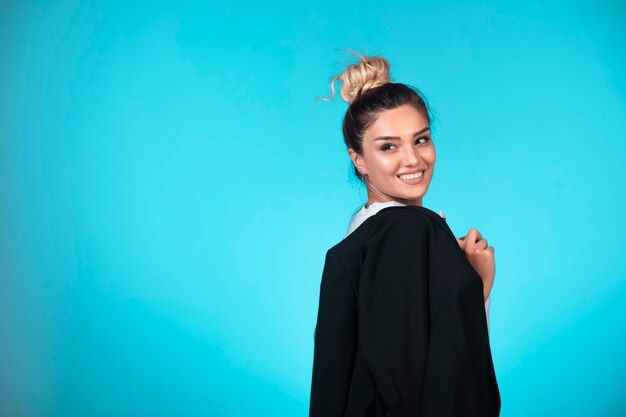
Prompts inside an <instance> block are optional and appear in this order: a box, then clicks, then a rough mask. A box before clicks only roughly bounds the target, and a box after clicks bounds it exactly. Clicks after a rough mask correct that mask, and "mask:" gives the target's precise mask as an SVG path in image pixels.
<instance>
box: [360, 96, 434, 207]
mask: <svg viewBox="0 0 626 417" xmlns="http://www.w3.org/2000/svg"><path fill="white" fill-rule="evenodd" d="M348 154H349V155H350V158H351V159H352V161H353V162H354V165H355V166H356V167H357V169H358V170H359V171H360V172H361V174H363V177H364V178H365V183H366V185H367V194H368V200H367V205H368V206H369V204H371V203H374V202H384V201H390V200H395V201H399V202H400V203H403V204H406V205H417V206H421V205H422V197H423V196H424V194H426V191H427V190H428V186H429V185H430V181H431V179H432V177H433V169H434V167H435V160H436V158H437V155H436V153H435V145H434V144H433V142H432V138H431V136H430V126H429V125H428V121H427V120H426V118H424V116H422V115H421V114H420V112H418V111H417V109H415V107H413V106H411V105H403V106H400V107H396V108H395V109H391V110H385V111H383V112H381V113H379V114H378V118H377V119H376V121H375V122H374V123H373V124H372V125H371V126H370V127H369V128H368V129H367V131H366V132H365V135H364V137H363V152H362V154H363V155H359V154H357V153H356V152H355V151H354V150H353V149H352V148H350V149H348ZM414 173H418V174H419V173H421V177H419V178H417V179H415V176H410V175H409V176H407V175H408V174H414ZM405 174H406V175H405Z"/></svg>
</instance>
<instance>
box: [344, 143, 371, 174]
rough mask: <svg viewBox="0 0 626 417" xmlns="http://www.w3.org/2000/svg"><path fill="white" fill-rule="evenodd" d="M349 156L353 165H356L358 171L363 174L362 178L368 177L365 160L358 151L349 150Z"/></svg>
mask: <svg viewBox="0 0 626 417" xmlns="http://www.w3.org/2000/svg"><path fill="white" fill-rule="evenodd" d="M348 155H349V156H350V159H352V163H354V166H355V167H356V169H358V170H359V172H360V173H361V176H364V175H367V169H366V168H365V161H364V160H363V157H362V156H361V155H359V154H358V153H356V151H355V150H354V149H352V148H348Z"/></svg>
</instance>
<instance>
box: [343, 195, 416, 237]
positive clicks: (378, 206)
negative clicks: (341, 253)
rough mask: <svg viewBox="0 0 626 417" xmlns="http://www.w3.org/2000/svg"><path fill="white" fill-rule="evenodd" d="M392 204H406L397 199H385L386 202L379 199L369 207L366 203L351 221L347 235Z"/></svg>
mask: <svg viewBox="0 0 626 417" xmlns="http://www.w3.org/2000/svg"><path fill="white" fill-rule="evenodd" d="M391 206H406V204H402V203H400V202H398V201H395V200H391V201H384V202H380V201H377V202H375V203H372V204H370V205H369V207H365V204H364V205H363V207H361V210H359V211H358V212H357V213H356V214H355V215H354V218H353V219H352V222H350V226H349V227H348V232H347V233H346V237H347V236H348V235H349V234H350V233H352V232H354V230H355V229H356V228H357V227H359V226H360V225H361V224H362V223H363V222H364V221H365V220H367V219H368V218H369V217H371V216H373V215H374V214H376V213H378V212H379V211H380V210H382V209H384V208H385V207H391Z"/></svg>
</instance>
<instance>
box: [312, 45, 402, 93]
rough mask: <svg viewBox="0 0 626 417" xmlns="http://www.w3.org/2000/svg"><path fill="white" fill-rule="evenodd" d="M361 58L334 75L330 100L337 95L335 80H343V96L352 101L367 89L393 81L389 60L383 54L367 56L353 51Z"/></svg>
mask: <svg viewBox="0 0 626 417" xmlns="http://www.w3.org/2000/svg"><path fill="white" fill-rule="evenodd" d="M352 52H353V53H354V54H355V55H357V56H358V57H359V58H360V60H359V62H357V63H356V64H352V65H348V67H346V69H345V70H344V71H343V72H342V73H341V74H338V75H336V76H334V77H333V78H332V80H331V83H330V91H331V96H330V98H329V99H324V98H322V100H326V101H330V100H332V99H333V97H334V96H335V81H336V80H337V79H340V80H341V92H340V94H341V98H342V99H343V100H344V101H345V102H347V103H352V102H353V101H354V100H356V99H357V98H359V97H360V96H362V95H363V94H364V93H365V92H366V91H367V90H370V89H372V88H376V87H379V86H381V85H383V84H387V83H390V82H392V81H391V77H390V75H389V62H388V61H387V60H386V59H385V58H383V57H381V56H371V57H367V56H364V55H361V54H359V53H358V52H356V51H352Z"/></svg>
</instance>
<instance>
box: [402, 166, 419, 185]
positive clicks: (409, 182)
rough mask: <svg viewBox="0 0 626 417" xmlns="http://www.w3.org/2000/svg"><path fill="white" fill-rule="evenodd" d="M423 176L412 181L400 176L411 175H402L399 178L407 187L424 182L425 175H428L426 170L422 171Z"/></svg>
mask: <svg viewBox="0 0 626 417" xmlns="http://www.w3.org/2000/svg"><path fill="white" fill-rule="evenodd" d="M418 172H420V171H415V172H414V173H413V174H415V173H418ZM421 172H422V175H420V177H419V178H412V179H406V178H402V177H400V175H410V174H400V175H398V176H397V177H398V178H399V179H400V181H402V182H403V183H405V184H407V185H416V184H420V183H422V182H423V181H424V174H425V173H426V171H425V170H421Z"/></svg>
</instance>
